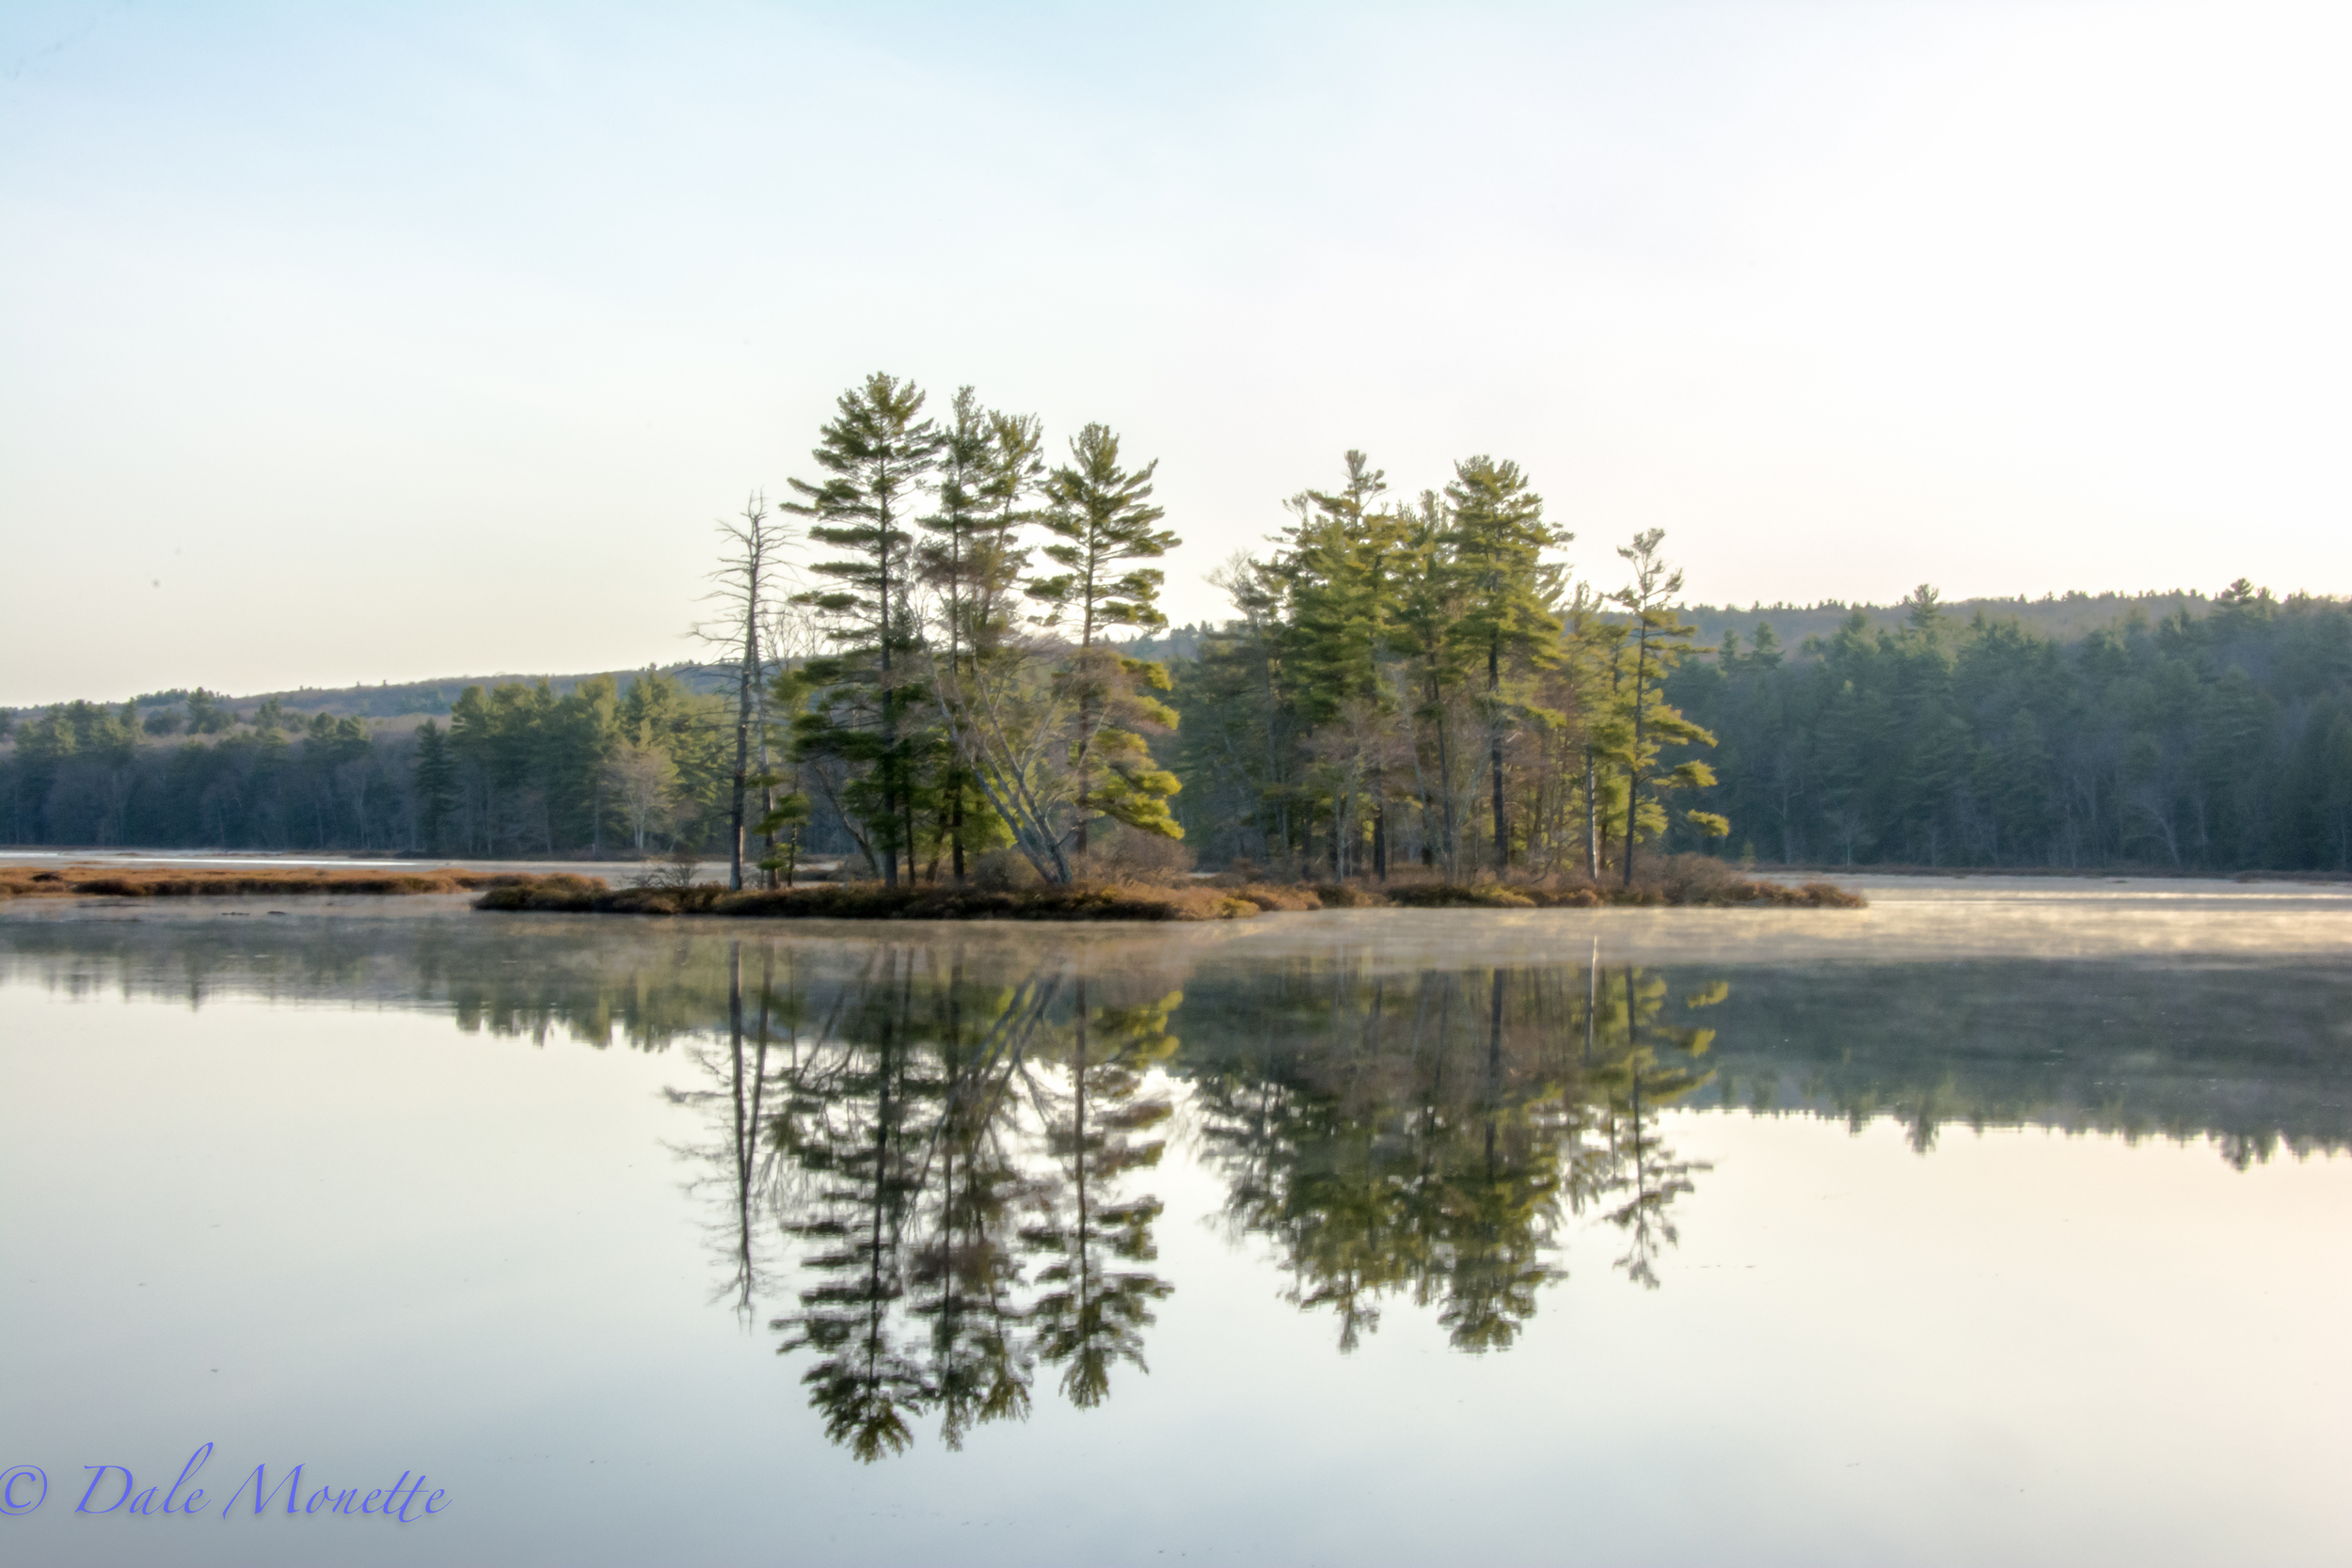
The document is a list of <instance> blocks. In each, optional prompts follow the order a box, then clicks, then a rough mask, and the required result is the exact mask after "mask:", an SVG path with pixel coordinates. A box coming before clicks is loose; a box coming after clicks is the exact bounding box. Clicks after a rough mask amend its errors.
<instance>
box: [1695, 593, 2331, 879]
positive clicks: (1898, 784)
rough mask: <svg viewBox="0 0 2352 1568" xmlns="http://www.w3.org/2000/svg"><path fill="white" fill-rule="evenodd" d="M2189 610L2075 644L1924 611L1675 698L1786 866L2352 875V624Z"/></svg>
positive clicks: (1732, 814)
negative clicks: (1706, 735)
mask: <svg viewBox="0 0 2352 1568" xmlns="http://www.w3.org/2000/svg"><path fill="white" fill-rule="evenodd" d="M2192 608H2193V607H2192V606H2187V605H2184V606H2182V607H2181V608H2180V609H2178V610H2175V611H2174V612H2173V613H2171V614H2169V615H2167V616H2165V617H2163V618H2162V619H2159V620H2153V621H2152V620H2151V619H2150V618H2149V617H2148V616H2147V615H2145V614H2144V613H2142V612H2141V611H2140V610H2139V609H2138V607H2137V606H2135V607H2133V609H2132V610H2131V611H2130V612H2129V613H2127V614H2126V615H2124V616H2123V617H2122V619H2121V620H2120V621H2117V622H2114V623H2111V624H2108V625H2106V626H2100V627H2098V628H2096V629H2093V630H2090V631H2089V632H2087V633H2086V634H2085V635H2082V636H2080V637H2078V638H2075V639H2074V640H2071V641H2069V640H2065V639H2063V638H2061V637H2060V636H2058V635H2052V634H2046V633H2042V632H2037V631H2036V630H2034V629H2033V628H2032V627H2031V626H2026V625H2021V624H2020V623H2019V622H2018V621H2016V620H2014V619H1995V618H1994V617H1992V616H1990V615H1987V614H1984V613H1982V612H1981V611H1979V613H1977V614H1975V615H1973V616H1971V617H1970V618H1968V619H1967V620H1965V621H1963V620H1961V619H1959V618H1958V617H1956V616H1954V615H1951V614H1948V613H1947V612H1946V611H1945V610H1944V609H1943V607H1941V606H1939V605H1937V604H1936V603H1934V601H1933V600H1932V598H1923V599H1921V600H1915V602H1914V603H1913V604H1912V606H1911V607H1910V609H1909V610H1908V612H1907V613H1906V615H1905V616H1904V619H1903V621H1902V623H1901V624H1900V625H1899V626H1885V625H1878V626H1873V625H1872V624H1871V621H1870V618H1869V617H1868V616H1867V615H1865V614H1863V613H1861V612H1860V611H1855V612H1853V613H1851V614H1850V615H1849V616H1848V617H1847V618H1846V620H1845V622H1844V623H1843V624H1842V625H1841V626H1838V627H1837V628H1836V630H1835V631H1833V632H1832V633H1830V634H1829V635H1828V636H1826V637H1809V638H1806V639H1805V640H1804V641H1803V642H1802V643H1801V644H1799V645H1798V646H1797V647H1796V648H1795V649H1794V650H1793V651H1791V650H1788V649H1786V648H1785V647H1784V645H1783V643H1782V641H1781V640H1780V639H1779V638H1778V637H1777V636H1776V635H1775V634H1776V632H1777V630H1778V628H1777V627H1773V626H1770V625H1769V624H1766V625H1760V626H1755V627H1754V628H1753V629H1752V631H1751V633H1750V635H1749V636H1748V637H1747V638H1745V639H1744V640H1743V639H1742V638H1741V637H1740V635H1739V634H1738V633H1737V632H1736V631H1735V632H1728V633H1726V634H1725V635H1724V637H1723V638H1722V640H1721V641H1720V642H1719V644H1718V646H1717V649H1716V651H1715V654H1714V656H1713V657H1709V658H1704V659H1693V660H1692V661H1691V662H1689V663H1686V664H1685V665H1684V666H1683V667H1682V668H1681V669H1679V670H1677V672H1675V673H1674V674H1673V675H1672V676H1671V677H1670V678H1669V680H1668V682H1667V691H1668V694H1669V697H1670V699H1671V700H1672V701H1673V702H1674V703H1675V704H1677V705H1678V706H1680V707H1681V708H1682V709H1683V710H1684V711H1685V712H1686V713H1687V714H1688V715H1689V716H1690V717H1691V719H1692V721H1695V722H1697V723H1698V724H1700V725H1702V726H1704V727H1705V728H1706V729H1708V731H1710V732H1711V733H1712V734H1713V736H1714V737H1715V739H1716V741H1717V742H1718V744H1717V745H1715V746H1714V747H1712V748H1695V747H1694V748H1687V749H1686V750H1687V751H1689V752H1691V753H1692V754H1706V755H1708V757H1709V758H1710V760H1711V762H1712V765H1713V768H1714V770H1715V773H1716V775H1717V777H1718V779H1719V780H1720V782H1719V783H1718V784H1716V785H1715V786H1714V787H1713V788H1711V789H1708V790H1707V791H1704V792H1703V795H1704V798H1705V799H1706V800H1708V803H1709V805H1710V807H1711V808H1712V809H1713V810H1715V811H1717V812H1720V813H1721V814H1723V815H1724V816H1727V817H1729V818H1730V820H1731V823H1732V832H1731V842H1732V843H1733V844H1735V845H1740V846H1746V847H1750V848H1751V849H1752V850H1753V852H1754V853H1755V854H1756V855H1758V856H1760V857H1762V858H1764V859H1767V860H1776V861H1785V862H1813V863H1820V862H1830V863H1850V864H1873V863H1903V864H1913V865H1940V866H1955V865H1983V866H2002V865H2007V866H2037V865H2046V866H2066V867H2077V866H2105V865H2124V864H2137V865H2153V866H2160V867H2168V868H2185V869H2186V868H2194V869H2203V870H2229V869H2237V868H2249V867H2265V868H2272V869H2294V868H2311V869H2316V868H2326V869H2331V870H2339V871H2340V870H2344V869H2346V868H2347V867H2352V607H2347V606H2346V604H2345V603H2344V601H2343V600H2339V599H2326V598H2313V597H2308V596H2303V595H2296V596H2294V597H2291V598H2288V599H2286V600H2284V601H2280V600H2276V599H2273V598H2272V597H2271V596H2270V595H2269V594H2266V593H2263V592H2260V591H2258V590H2256V589H2254V588H2253V587H2251V586H2250V585H2249V584H2248V583H2246V582H2244V581H2243V580H2241V581H2240V582H2238V583H2237V584H2235V585H2233V587H2232V588H2231V589H2229V590H2228V591H2227V592H2225V593H2223V594H2221V595H2220V596H2219V597H2218V598H2217V599H2216V600H2214V601H2212V603H2211V607H2210V609H2209V610H2208V611H2207V613H2205V614H2203V615H2201V616H2200V615H2196V614H2193V613H2191V610H2192ZM1767 619H1768V621H1769V618H1767Z"/></svg>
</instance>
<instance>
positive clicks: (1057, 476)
mask: <svg viewBox="0 0 2352 1568" xmlns="http://www.w3.org/2000/svg"><path fill="white" fill-rule="evenodd" d="M1070 455H1071V458H1072V461H1071V462H1070V463H1068V464H1066V465H1064V466H1063V467H1058V468H1056V469H1055V470H1054V471H1053V473H1052V475H1051V476H1049V477H1048V479H1047V480H1046V482H1045V496H1046V500H1047V502H1048V510H1047V512H1046V513H1045V515H1044V517H1043V519H1042V520H1043V522H1044V524H1045V529H1046V531H1047V532H1049V533H1051V534H1052V535H1053V536H1054V539H1055V543H1053V544H1050V545H1047V546H1045V555H1046V558H1047V559H1048V560H1050V561H1052V562H1054V563H1055V564H1056V565H1057V566H1060V567H1061V568H1062V569H1063V571H1062V575H1061V576H1059V577H1056V578H1047V579H1045V580H1043V581H1041V582H1037V583H1034V584H1032V585H1031V587H1030V589H1029V594H1030V596H1031V597H1033V598H1035V599H1037V600H1038V601H1039V602H1040V603H1041V604H1042V605H1044V606H1045V607H1046V611H1047V613H1046V620H1047V623H1048V624H1050V625H1054V626H1058V627H1060V628H1061V629H1062V630H1063V632H1064V634H1065V635H1074V637H1075V638H1076V644H1077V645H1076V649H1075V652H1074V653H1073V657H1072V659H1071V665H1070V669H1069V672H1068V674H1067V676H1066V681H1067V684H1068V686H1069V688H1070V693H1071V696H1072V698H1073V703H1074V706H1075V708H1076V713H1077V721H1076V731H1075V734H1074V735H1073V737H1072V741H1071V750H1070V760H1071V767H1072V768H1073V770H1074V771H1075V773H1076V775H1077V821H1076V828H1075V836H1076V845H1077V849H1078V852H1079V853H1080V854H1082V855H1083V854H1085V853H1086V852H1087V847H1088V829H1089V824H1090V821H1091V818H1092V817H1093V816H1094V814H1095V813H1097V812H1100V813H1101V814H1102V815H1104V816H1108V817H1110V818H1112V819H1113V820H1114V821H1118V822H1123V823H1125V824H1126V825H1127V826H1129V827H1131V828H1136V829H1138V830H1140V831H1142V832H1149V833H1156V834H1158V835H1160V836H1161V837H1163V838H1182V837H1183V836H1184V829H1183V828H1181V827H1180V826H1178V825H1177V822H1176V819H1175V817H1174V816H1171V815H1169V812H1168V797H1169V796H1171V795H1173V794H1175V793H1176V791H1177V789H1178V787H1179V785H1178V784H1177V782H1176V775H1174V774H1173V773H1170V772H1168V770H1167V769H1165V768H1161V767H1159V766H1158V764H1157V763H1155V762H1153V761H1152V754H1151V752H1150V751H1149V750H1148V749H1147V748H1146V746H1145V744H1144V740H1143V736H1141V735H1139V734H1137V733H1136V730H1135V729H1134V728H1133V727H1131V726H1134V725H1137V724H1149V725H1153V726H1161V727H1169V728H1172V727H1173V726H1174V724H1175V722H1176V715H1175V712H1174V710H1172V709H1170V708H1169V707H1168V705H1166V704H1164V703H1161V702H1159V701H1158V700H1157V699H1156V698H1154V697H1153V696H1152V692H1153V691H1166V690H1168V672H1167V670H1166V668H1165V667H1163V666H1162V665H1159V664H1156V663H1153V662H1151V661H1149V660H1145V659H1138V658H1128V657H1123V656H1121V655H1120V654H1119V653H1118V652H1117V651H1116V650H1115V649H1112V648H1110V647H1108V646H1107V645H1105V642H1104V637H1105V634H1106V633H1108V632H1110V631H1111V630H1113V629H1115V628H1117V627H1120V626H1130V627H1134V628H1136V629H1137V630H1144V631H1155V630H1158V629H1159V628H1161V627H1163V626H1167V625H1168V617H1167V616H1165V615H1163V614H1161V613H1160V610H1159V596H1160V586H1161V583H1162V581H1163V580H1164V574H1162V573H1161V571H1160V570H1159V569H1158V568H1157V567H1152V566H1142V565H1137V564H1136V562H1144V561H1156V560H1158V559H1159V558H1160V557H1162V556H1164V555H1166V554H1167V553H1168V551H1169V550H1170V549H1172V548H1174V547H1175V546H1176V543H1177V538H1176V535H1175V534H1174V533H1173V532H1171V531H1167V530H1162V529H1155V528H1154V527H1152V525H1153V524H1154V523H1157V522H1158V521H1159V520H1160V519H1161V518H1162V517H1163V516H1165V515H1166V514H1165V513H1164V512H1163V511H1162V510H1161V509H1160V508H1159V507H1157V506H1154V505H1152V472H1153V470H1154V469H1156V468H1158V467H1159V463H1158V461H1157V460H1156V459H1155V460H1153V461H1152V462H1150V463H1146V464H1145V465H1143V467H1140V468H1127V467H1121V466H1120V460H1119V437H1118V436H1115V435H1113V434H1112V433H1111V430H1110V427H1109V426H1107V425H1101V424H1090V425H1088V426H1087V427H1086V428H1085V429H1083V430H1081V431H1080V432H1079V433H1078V435H1077V436H1076V437H1075V438H1074V439H1073V440H1072V442H1071V443H1070Z"/></svg>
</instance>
